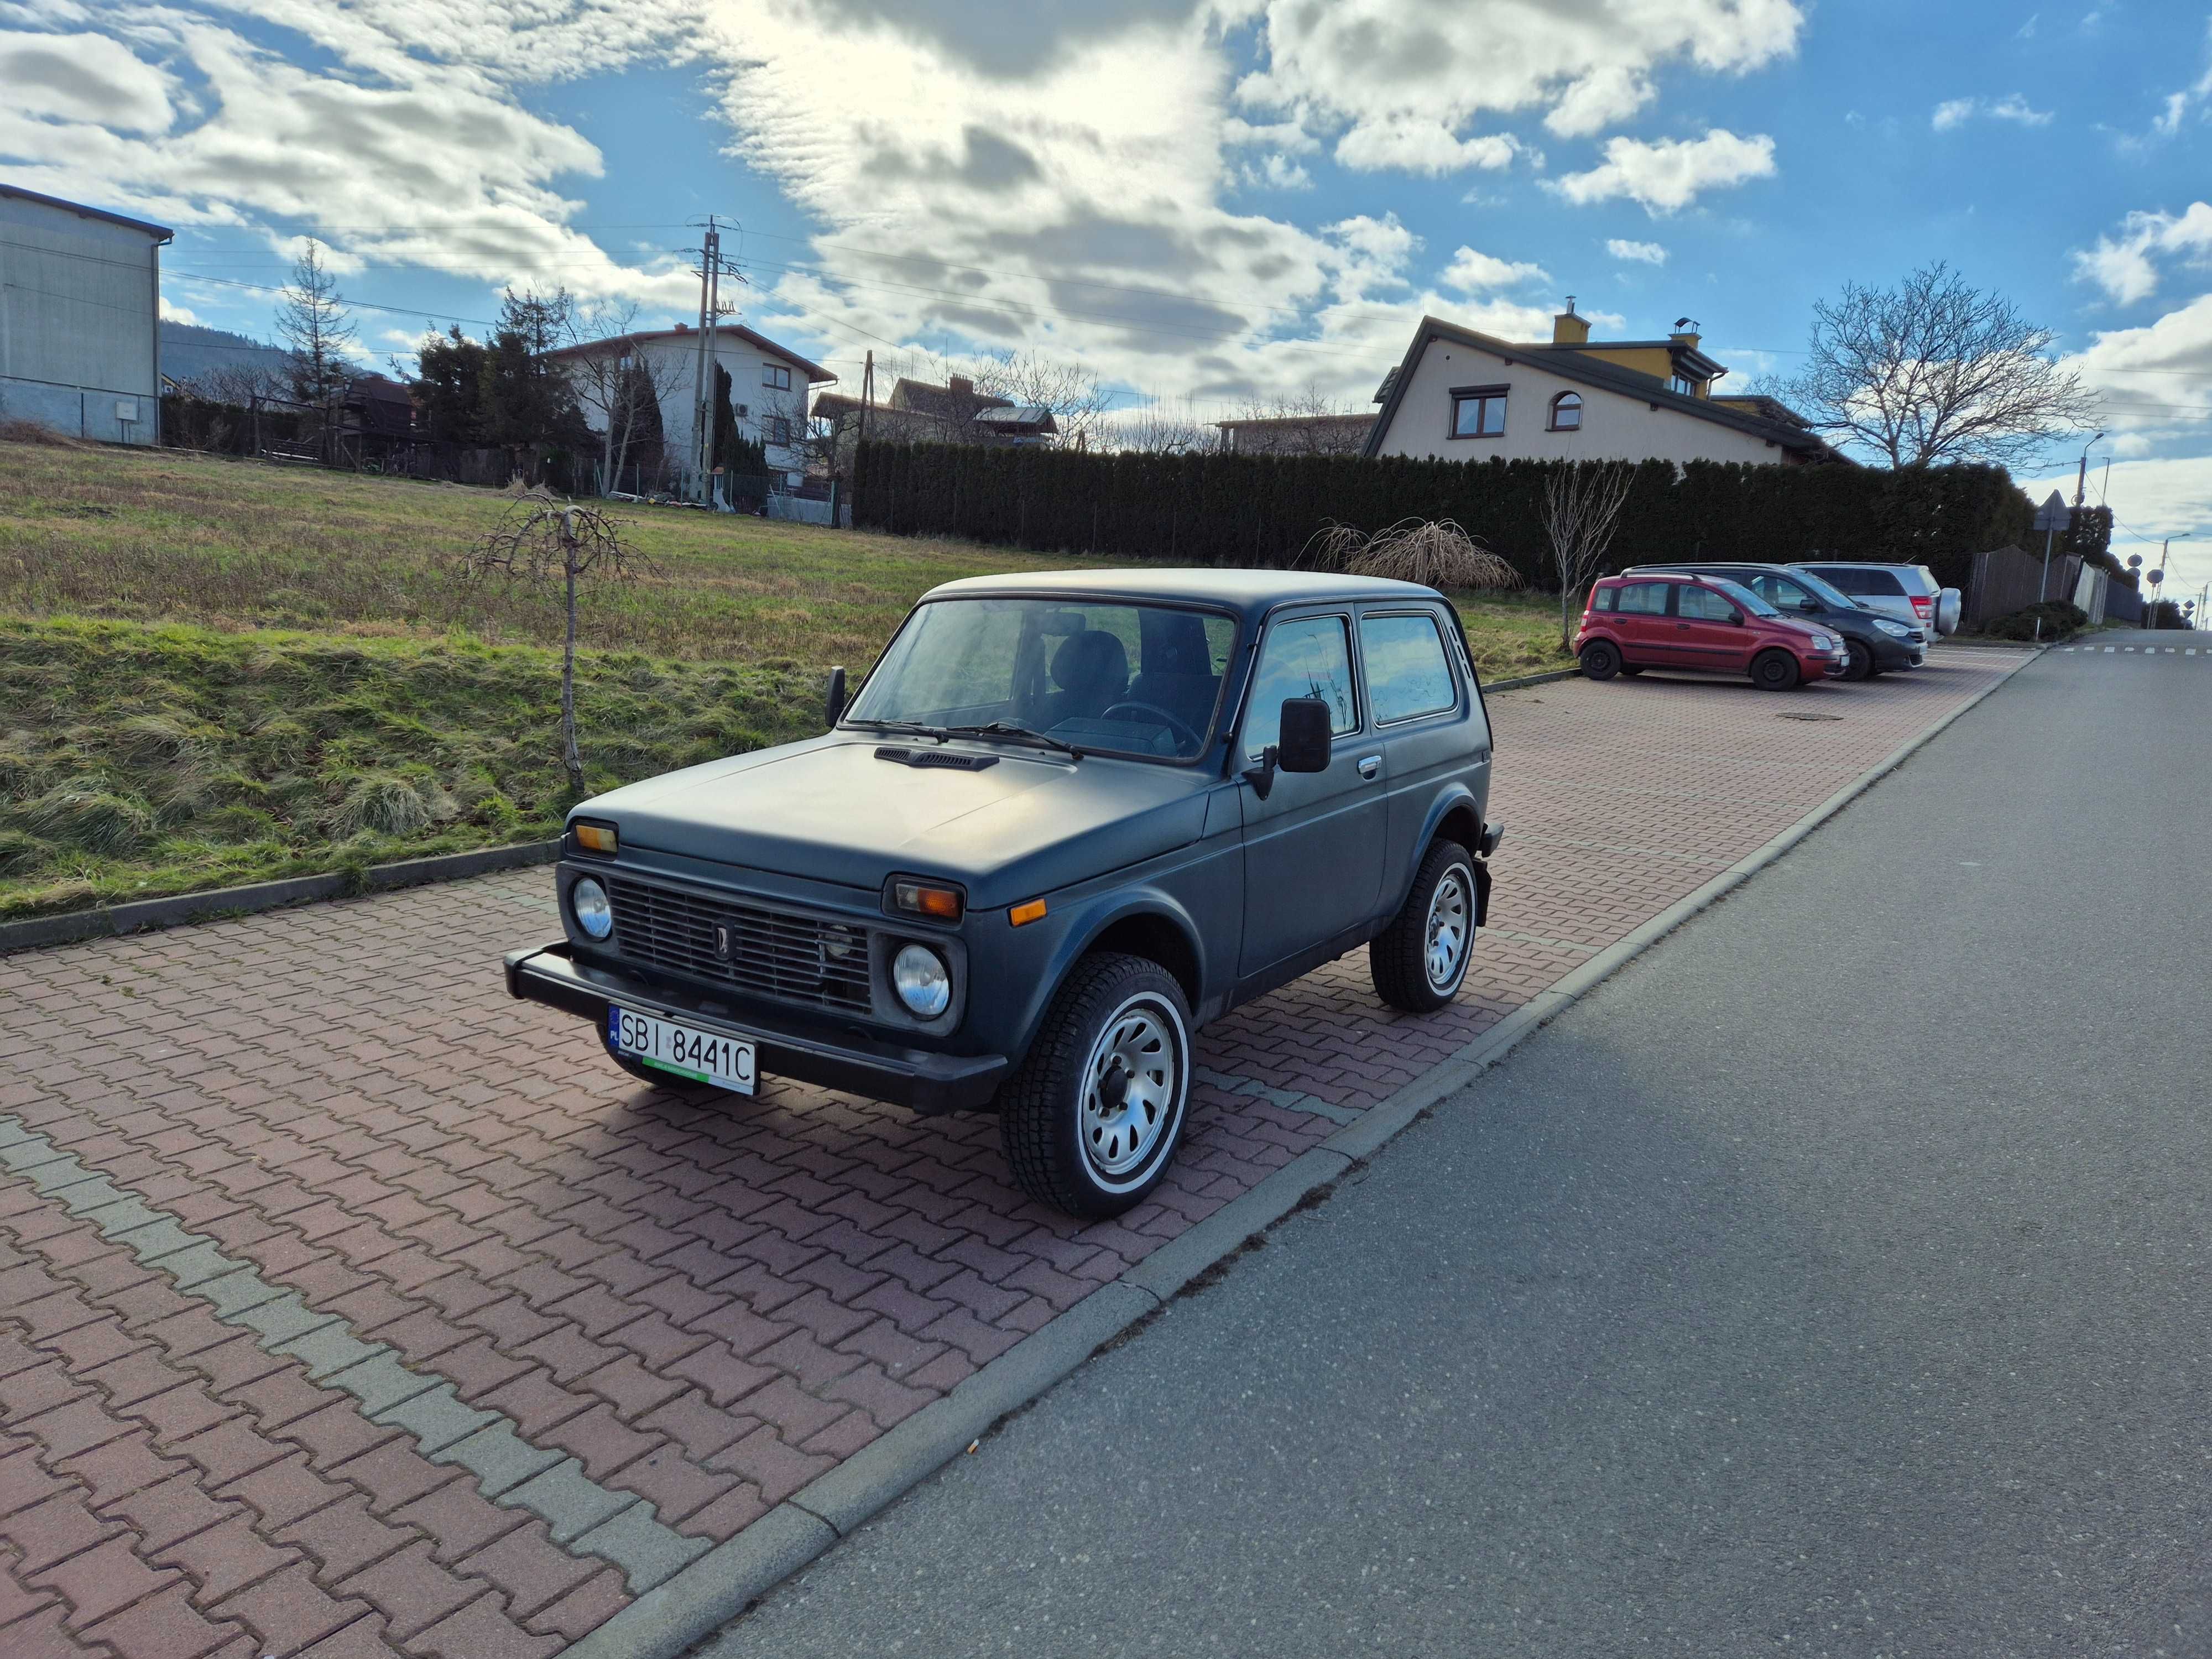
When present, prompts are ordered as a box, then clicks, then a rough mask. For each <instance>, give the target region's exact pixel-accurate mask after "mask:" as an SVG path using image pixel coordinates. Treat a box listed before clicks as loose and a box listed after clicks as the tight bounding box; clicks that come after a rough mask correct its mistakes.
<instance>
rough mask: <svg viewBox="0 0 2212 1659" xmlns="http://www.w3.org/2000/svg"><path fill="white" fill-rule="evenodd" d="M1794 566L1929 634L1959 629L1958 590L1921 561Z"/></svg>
mask: <svg viewBox="0 0 2212 1659" xmlns="http://www.w3.org/2000/svg"><path fill="white" fill-rule="evenodd" d="M1796 568H1798V569H1800V570H1809V571H1812V572H1813V573H1814V574H1815V575H1818V576H1820V577H1823V578H1825V579H1826V581H1827V583H1828V585H1829V586H1832V587H1839V588H1841V589H1842V590H1843V591H1844V592H1846V593H1848V594H1850V596H1851V597H1852V598H1853V599H1857V601H1858V602H1859V603H1860V604H1861V605H1864V606H1865V607H1866V608H1867V609H1868V610H1869V611H1878V612H1880V613H1881V615H1883V616H1885V617H1896V618H1897V619H1898V621H1899V622H1901V623H1911V624H1912V625H1914V626H1915V627H1917V628H1921V629H1925V630H1926V631H1927V632H1928V633H1929V635H1944V634H1955V633H1957V632H1958V631H1959V613H1960V594H1959V590H1958V589H1957V588H1955V587H1946V586H1943V585H1942V583H1941V582H1939V581H1937V580H1936V573H1935V572H1934V571H1932V570H1930V569H1929V568H1928V567H1927V566H1926V565H1924V564H1860V563H1857V562H1851V563H1845V562H1842V561H1839V560H1838V561H1831V560H1826V559H1801V560H1799V561H1798V562H1797V565H1796Z"/></svg>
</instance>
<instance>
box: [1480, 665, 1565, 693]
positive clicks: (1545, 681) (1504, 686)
mask: <svg viewBox="0 0 2212 1659" xmlns="http://www.w3.org/2000/svg"><path fill="white" fill-rule="evenodd" d="M1581 677H1582V670H1581V669H1579V668H1555V669H1553V670H1552V671H1550V672H1549V673H1547V674H1523V675H1522V676H1521V677H1520V678H1517V679H1510V680H1485V681H1483V683H1482V690H1483V695H1484V696H1488V695H1489V694H1490V693H1491V692H1492V691H1518V690H1520V689H1521V688H1522V686H1524V685H1549V684H1551V683H1552V682H1553V680H1571V679H1579V678H1581Z"/></svg>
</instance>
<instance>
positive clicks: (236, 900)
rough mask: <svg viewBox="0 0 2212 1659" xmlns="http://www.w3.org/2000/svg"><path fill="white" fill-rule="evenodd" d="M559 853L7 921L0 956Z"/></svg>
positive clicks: (477, 872) (476, 872) (391, 867)
mask: <svg viewBox="0 0 2212 1659" xmlns="http://www.w3.org/2000/svg"><path fill="white" fill-rule="evenodd" d="M560 856H561V843H560V842H557V841H530V842H519V843H517V844H515V845H513V846H511V847H481V848H477V849H476V850H474V851H473V852H467V853H443V854H439V855H438V856H437V857H435V858H427V859H407V860H403V861H401V862H400V863H398V864H372V865H370V866H368V868H367V869H366V870H364V871H362V872H361V873H360V875H359V877H358V878H356V877H355V876H353V875H351V874H349V872H344V871H332V872H329V873H328V874H325V875H319V876H294V877H292V878H290V879H289V880H286V881H258V882H255V883H253V884H251V885H249V886H245V887H218V888H216V889H215V890H213V891H211V892H205V893H179V894H178V895H177V896H175V897H173V898H155V899H137V900H134V901H132V902H131V903H129V904H110V905H105V906H103V907H101V908H99V909H97V910H71V911H70V912H68V913H67V914H66V915H58V916H32V917H30V918H28V919H27V920H25V921H5V922H0V957H4V956H7V955H9V954H10V953H11V952H13V951H31V950H36V949H38V948H39V947H40V946H41V945H73V944H75V943H76V941H77V940H79V939H108V938H111V937H113V936H115V935H117V934H120V933H143V932H147V931H149V930H150V929H153V928H157V927H181V926H183V925H184V924H185V923H187V922H195V921H215V920H216V919H217V918H219V917H223V916H242V915H252V913H253V912H255V911H258V910H275V909H277V908H281V907H283V906H284V905H287V904H305V903H308V902H312V901H314V900H318V899H334V898H346V897H349V896H352V895H354V894H356V893H383V892H389V891H390V890H392V889H393V888H396V887H419V886H421V885H422V884H424V883H426V882H433V881H458V880H459V879H461V878H463V877H465V876H485V875H489V874H491V873H492V872H494V871H496V870H514V869H519V868H520V867H521V866H525V865H530V864H550V863H552V862H553V860H556V859H557V858H559V857H560Z"/></svg>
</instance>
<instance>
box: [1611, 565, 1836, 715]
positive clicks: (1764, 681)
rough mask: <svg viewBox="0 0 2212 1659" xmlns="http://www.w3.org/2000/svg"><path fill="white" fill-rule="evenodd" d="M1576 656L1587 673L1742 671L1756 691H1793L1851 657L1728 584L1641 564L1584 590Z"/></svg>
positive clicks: (1826, 635) (1829, 637) (1816, 631)
mask: <svg viewBox="0 0 2212 1659" xmlns="http://www.w3.org/2000/svg"><path fill="white" fill-rule="evenodd" d="M1575 655H1576V656H1577V658H1578V659H1580V661H1581V663H1582V666H1583V673H1585V674H1587V675H1588V676H1589V678H1592V679H1594V680H1609V679H1611V678H1613V676H1614V675H1615V674H1641V673H1642V672H1643V671H1644V670H1645V669H1647V668H1669V669H1686V670H1688V671H1692V672H1693V673H1701V674H1741V675H1747V676H1749V678H1750V679H1751V683H1752V684H1753V685H1755V686H1757V687H1759V690H1762V691H1790V690H1796V688H1797V687H1798V686H1799V685H1800V684H1803V683H1804V682H1805V681H1807V680H1820V679H1826V678H1829V677H1830V676H1832V675H1838V674H1841V673H1842V672H1843V671H1844V667H1845V665H1847V664H1848V663H1849V662H1850V655H1849V653H1848V652H1847V651H1846V650H1845V647H1844V638H1843V635H1840V634H1832V633H1830V632H1828V630H1827V629H1825V628H1822V627H1820V626H1817V625H1816V624H1814V623H1808V622H1797V621H1794V620H1792V619H1791V618H1790V617H1784V615H1783V614H1782V613H1781V612H1780V611H1777V610H1776V609H1775V608H1774V607H1773V606H1772V605H1769V604H1767V602H1766V601H1765V599H1760V598H1759V596H1758V595H1757V594H1756V593H1753V592H1752V591H1751V590H1750V589H1749V588H1747V587H1744V586H1741V585H1740V584H1738V583H1736V582H1733V581H1729V580H1725V579H1724V578H1722V577H1717V576H1697V575H1691V574H1686V573H1680V572H1674V571H1652V572H1649V573H1647V572H1644V571H1640V570H1639V571H1634V572H1630V573H1626V574H1621V575H1619V576H1607V577H1606V578H1605V579H1604V580H1601V581H1599V582H1597V583H1595V585H1594V586H1592V587H1591V589H1590V596H1589V603H1588V605H1587V606H1586V607H1585V608H1584V610H1583V623H1582V629H1581V630H1580V631H1579V632H1578V633H1577V635H1576V636H1575Z"/></svg>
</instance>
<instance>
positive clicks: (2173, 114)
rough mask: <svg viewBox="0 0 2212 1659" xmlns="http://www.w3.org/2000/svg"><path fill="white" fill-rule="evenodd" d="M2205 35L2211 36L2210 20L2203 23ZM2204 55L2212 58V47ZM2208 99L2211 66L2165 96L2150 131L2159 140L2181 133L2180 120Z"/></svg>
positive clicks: (2210, 88)
mask: <svg viewBox="0 0 2212 1659" xmlns="http://www.w3.org/2000/svg"><path fill="white" fill-rule="evenodd" d="M2205 33H2207V34H2208V35H2212V18H2208V19H2207V20H2206V21H2205ZM2205 55H2206V57H2207V58H2212V46H2208V47H2207V50H2206V54H2205ZM2208 99H2212V65H2208V67H2207V68H2206V69H2205V70H2204V73H2203V74H2202V75H2200V76H2197V79H2196V81H2195V82H2193V83H2192V84H2191V85H2189V86H2186V87H2184V88H2182V89H2181V90H2180V91H2179V92H2175V93H2169V94H2167V95H2166V104H2165V107H2164V108H2163V109H2161V110H2160V112H2159V114H2158V117H2157V118H2156V119H2154V121H2152V123H2151V131H2153V132H2154V133H2155V134H2156V135H2157V136H2158V137H2161V138H2171V137H2173V135H2174V134H2175V133H2177V132H2179V131H2181V123H2182V120H2183V118H2185V116H2187V115H2188V113H2189V112H2190V111H2191V110H2192V109H2196V108H2199V107H2201V106H2203V104H2204V102H2205V100H2208Z"/></svg>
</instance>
